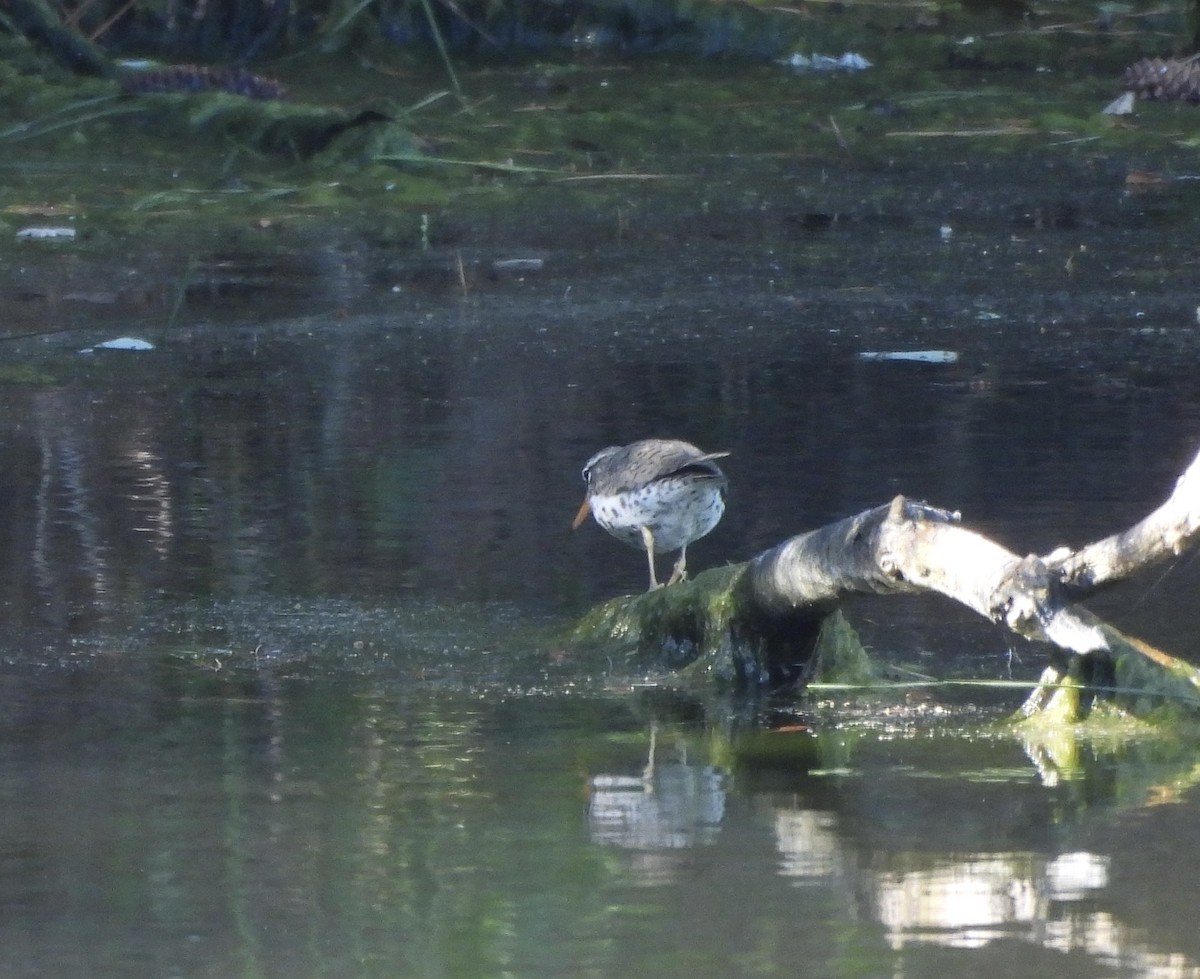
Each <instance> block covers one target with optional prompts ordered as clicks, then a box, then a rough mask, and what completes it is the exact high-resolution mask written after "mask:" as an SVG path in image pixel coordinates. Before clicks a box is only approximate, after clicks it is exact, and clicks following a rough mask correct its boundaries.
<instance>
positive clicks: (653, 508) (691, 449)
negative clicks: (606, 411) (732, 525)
mask: <svg viewBox="0 0 1200 979" xmlns="http://www.w3.org/2000/svg"><path fill="white" fill-rule="evenodd" d="M727 455H729V453H728V452H704V451H703V450H702V449H699V448H697V447H696V446H694V445H692V444H691V443H690V442H682V441H680V440H678V439H643V440H642V441H640V442H633V443H631V444H629V445H614V446H609V447H608V448H606V449H601V450H600V451H599V452H597V453H596V454H595V455H594V456H592V457H591V458H590V459H589V460H588V461H587V463H586V464H585V465H584V467H583V480H584V482H585V483H587V497H586V498H585V499H584V501H583V505H582V506H581V507H580V508H579V513H578V514H576V516H575V522H574V523H573V524H572V526H573V527H578V526H579V525H580V524H581V523H583V521H584V520H586V519H587V516H588V514H589V513H591V514H592V516H593V517H595V519H596V523H598V524H599V525H600V526H601V527H603V528H604V529H605V530H607V531H608V532H609V533H610V534H612V535H613V536H614V537H616V538H617V539H618V540H622V541H624V542H625V543H626V544H629V545H631V546H633V547H638V548H645V551H646V559H647V561H648V563H649V566H650V587H651V588H652V589H654V588H658V587H659V581H658V576H657V573H656V571H655V567H654V555H655V554H666V553H668V552H670V551H679V560H678V561H676V562H675V567H674V570H673V571H672V573H671V577H670V579H669V580H668V581H667V582H666V583H667V584H668V585H672V584H675V583H676V582H678V581H682V580H684V579H685V578H686V577H687V546H688V544H690V543H691V542H692V541H694V540H698V539H699V538H701V537H703V536H704V535H705V534H707V533H708V532H709V531H711V530H712V529H713V528H714V527H715V526H716V525H717V523H718V522H719V521H720V519H721V515H722V514H723V513H724V512H725V491H726V485H727V483H726V479H725V474H724V473H723V472H721V469H720V467H719V466H718V465H717V464H716V462H715V460H717V459H722V458H724V457H725V456H727Z"/></svg>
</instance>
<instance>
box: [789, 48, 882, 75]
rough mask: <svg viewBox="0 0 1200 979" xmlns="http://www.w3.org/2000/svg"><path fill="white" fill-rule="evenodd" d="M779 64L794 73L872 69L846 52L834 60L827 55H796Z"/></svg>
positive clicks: (865, 60)
mask: <svg viewBox="0 0 1200 979" xmlns="http://www.w3.org/2000/svg"><path fill="white" fill-rule="evenodd" d="M779 63H780V64H781V65H785V66H787V67H788V68H791V69H793V70H794V71H866V70H867V69H868V68H870V67H872V65H871V62H869V61H868V60H867V59H866V58H864V57H863V56H862V55H861V54H857V53H855V52H854V51H847V52H846V53H845V54H841V55H838V56H837V57H836V58H833V57H830V56H829V55H827V54H814V55H813V56H812V57H811V58H810V57H808V56H807V55H803V54H799V53H796V54H793V55H792V56H791V57H790V58H784V59H783V60H782V61H780V62H779Z"/></svg>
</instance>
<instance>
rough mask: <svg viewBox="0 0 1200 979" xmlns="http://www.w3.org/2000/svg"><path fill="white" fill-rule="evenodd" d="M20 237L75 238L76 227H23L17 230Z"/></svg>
mask: <svg viewBox="0 0 1200 979" xmlns="http://www.w3.org/2000/svg"><path fill="white" fill-rule="evenodd" d="M17 237H18V238H28V239H30V240H32V241H43V240H45V239H48V238H74V237H75V229H74V228H22V229H21V230H20V231H18V232H17Z"/></svg>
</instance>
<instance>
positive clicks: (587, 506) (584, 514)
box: [571, 496, 592, 530]
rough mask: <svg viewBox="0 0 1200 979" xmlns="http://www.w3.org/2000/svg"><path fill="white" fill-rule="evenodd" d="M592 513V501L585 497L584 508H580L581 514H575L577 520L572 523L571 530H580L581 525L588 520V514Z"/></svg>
mask: <svg viewBox="0 0 1200 979" xmlns="http://www.w3.org/2000/svg"><path fill="white" fill-rule="evenodd" d="M591 512H592V501H591V500H589V499H588V498H587V497H586V496H585V497H584V498H583V506H581V507H580V508H579V512H578V513H577V514H575V519H574V520H572V521H571V529H572V530H578V529H579V525H580V524H581V523H583V522H584V521H585V520H586V519H587V518H588V514H589V513H591Z"/></svg>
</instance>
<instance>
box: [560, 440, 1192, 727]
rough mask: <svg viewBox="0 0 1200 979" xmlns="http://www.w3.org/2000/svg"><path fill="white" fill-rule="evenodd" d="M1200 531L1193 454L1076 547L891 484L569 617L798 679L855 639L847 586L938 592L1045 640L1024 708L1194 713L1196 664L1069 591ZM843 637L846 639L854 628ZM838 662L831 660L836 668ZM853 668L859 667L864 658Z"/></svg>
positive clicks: (689, 671)
mask: <svg viewBox="0 0 1200 979" xmlns="http://www.w3.org/2000/svg"><path fill="white" fill-rule="evenodd" d="M1198 539H1200V455H1197V457H1196V458H1195V459H1194V460H1193V461H1192V463H1191V465H1190V466H1189V467H1188V468H1187V470H1186V471H1185V472H1184V474H1183V475H1182V476H1181V477H1180V478H1179V479H1178V481H1177V482H1176V485H1175V489H1174V491H1173V492H1172V493H1171V495H1170V496H1169V497H1168V499H1167V500H1166V501H1165V502H1164V503H1163V504H1162V505H1161V506H1160V507H1158V508H1157V509H1156V510H1154V511H1153V512H1152V513H1150V514H1149V515H1148V516H1147V517H1146V518H1145V519H1143V520H1141V521H1139V522H1138V523H1137V524H1135V525H1134V526H1133V527H1130V528H1129V529H1128V530H1125V531H1122V532H1120V533H1117V534H1113V535H1112V536H1109V537H1106V538H1104V539H1103V540H1098V541H1095V542H1092V543H1090V544H1087V545H1086V546H1084V547H1081V548H1078V549H1071V548H1066V547H1063V548H1059V549H1058V550H1055V551H1054V552H1052V553H1051V554H1048V555H1045V556H1038V555H1036V554H1030V555H1027V556H1025V557H1021V556H1019V555H1017V554H1014V553H1012V552H1011V551H1009V550H1008V549H1006V548H1004V547H1002V546H1001V545H999V544H997V543H996V542H995V541H992V540H990V539H988V538H987V537H985V536H983V535H982V534H979V533H976V532H975V531H972V530H969V529H967V528H966V527H964V526H962V523H961V520H960V517H959V514H957V513H951V512H949V511H946V510H942V509H938V508H935V507H932V506H929V505H926V504H924V503H917V502H914V501H911V500H908V499H906V498H905V497H903V496H898V497H896V498H895V499H894V500H892V501H891V502H890V503H888V504H886V505H884V506H880V507H876V508H875V509H872V510H867V511H866V512H864V513H861V514H858V515H857V516H853V517H849V518H847V519H844V520H839V521H837V522H836V523H832V524H829V525H827V526H825V527H821V528H819V529H817V530H813V531H810V532H808V533H805V534H801V535H799V536H797V537H793V538H791V539H789V540H786V541H784V542H783V543H781V544H779V545H777V546H776V547H773V548H771V549H770V550H768V551H765V552H763V553H762V554H760V555H758V556H757V557H755V558H753V559H752V560H750V561H748V562H746V563H744V564H740V565H735V566H731V567H726V568H720V569H717V570H714V571H708V572H705V573H703V574H701V575H699V576H697V577H696V578H695V579H694V580H692V581H689V582H684V583H683V584H680V585H675V586H673V587H670V588H664V589H660V590H658V591H653V592H649V593H647V594H645V595H639V596H635V597H628V598H621V599H615V600H613V601H611V602H608V603H606V604H604V605H602V606H600V607H598V608H596V609H594V610H593V611H592V612H591V613H590V614H589V615H587V616H586V617H585V618H584V619H583V620H582V621H581V622H580V623H579V625H578V627H577V628H576V632H575V638H576V639H577V640H579V641H590V642H597V641H599V642H604V643H606V644H612V643H614V642H615V643H617V644H619V646H620V647H621V648H623V650H624V652H625V653H626V654H627V655H628V656H630V657H635V656H636V657H639V658H641V659H643V660H644V661H646V662H652V663H655V664H657V665H665V666H667V667H669V668H672V669H674V670H677V671H678V672H679V674H680V676H681V677H683V678H693V679H694V678H697V677H703V678H705V679H717V680H721V681H725V682H728V683H731V684H736V685H744V686H764V685H770V686H779V685H785V684H794V685H800V684H803V683H805V682H807V681H809V680H810V679H812V677H814V676H815V675H816V674H817V672H818V671H825V670H827V669H828V668H829V664H828V663H827V662H824V661H825V660H827V659H828V658H829V657H830V655H831V653H832V651H833V650H840V653H839V655H840V656H841V657H844V656H845V654H846V650H847V649H848V648H849V647H852V646H853V645H854V644H853V643H852V642H851V643H849V644H847V643H846V642H844V641H843V642H840V643H839V642H831V641H830V639H831V635H839V636H842V637H843V639H844V638H845V637H846V634H847V631H846V630H847V628H848V627H847V626H846V625H845V623H844V621H843V620H842V619H841V617H840V615H839V616H835V615H834V613H835V612H837V611H838V609H839V607H840V605H841V604H842V603H843V601H845V600H846V599H847V598H849V597H850V596H853V595H861V594H871V595H889V594H919V593H923V592H935V593H938V594H940V595H944V596H946V597H947V598H950V599H953V600H954V601H957V602H959V603H960V604H962V605H965V606H967V607H968V608H970V609H971V610H972V611H974V612H976V613H978V614H979V615H981V616H983V617H985V618H987V619H989V620H990V621H992V622H994V623H996V624H997V625H999V626H1002V627H1003V628H1005V629H1007V630H1009V631H1010V632H1012V633H1015V634H1016V635H1018V636H1020V637H1022V638H1024V639H1026V640H1030V641H1035V642H1040V643H1044V644H1048V646H1049V649H1048V653H1049V658H1050V661H1051V665H1050V666H1048V667H1047V670H1046V672H1045V674H1044V675H1043V677H1042V684H1041V686H1040V687H1039V688H1038V690H1036V691H1035V692H1034V693H1033V695H1031V696H1030V698H1029V699H1028V701H1027V702H1026V704H1025V706H1024V707H1023V708H1022V711H1021V716H1023V717H1032V716H1034V715H1038V714H1043V713H1047V712H1050V711H1053V712H1055V713H1056V715H1057V716H1060V717H1062V718H1064V719H1079V718H1080V717H1083V716H1085V715H1086V714H1088V713H1089V711H1091V710H1092V709H1093V708H1094V707H1095V705H1096V703H1097V699H1096V692H1097V691H1099V693H1100V696H1101V697H1102V699H1103V700H1104V701H1105V702H1106V703H1115V704H1118V705H1119V707H1120V708H1121V709H1123V710H1137V711H1138V712H1139V713H1146V712H1150V711H1155V710H1159V709H1161V707H1162V705H1164V704H1171V705H1174V706H1175V707H1181V708H1182V709H1184V710H1186V711H1189V712H1192V713H1200V670H1197V669H1196V668H1195V667H1193V666H1191V665H1190V664H1188V663H1186V662H1184V661H1183V660H1180V659H1177V658H1176V657H1173V656H1170V655H1168V654H1167V653H1164V652H1162V651H1161V650H1157V649H1154V648H1153V647H1151V646H1149V645H1147V644H1146V643H1143V642H1141V641H1139V640H1137V639H1133V638H1130V637H1127V636H1124V635H1122V634H1121V633H1120V632H1119V631H1118V630H1116V629H1114V628H1113V627H1112V626H1110V625H1108V624H1106V623H1104V622H1102V621H1101V620H1100V619H1099V618H1097V617H1096V616H1095V615H1094V614H1092V613H1091V612H1090V611H1088V610H1087V609H1085V608H1083V607H1082V606H1080V605H1079V604H1078V603H1079V602H1080V601H1081V600H1082V599H1085V598H1087V597H1088V596H1090V595H1093V594H1095V593H1096V592H1098V591H1100V590H1101V589H1104V588H1108V587H1110V586H1112V585H1114V584H1116V583H1118V582H1120V581H1123V580H1125V579H1126V578H1129V577H1130V576H1132V575H1134V574H1136V573H1138V572H1140V571H1142V570H1145V569H1146V568H1149V567H1151V566H1153V565H1155V564H1158V563H1159V562H1161V561H1164V560H1166V559H1168V558H1171V557H1173V556H1176V555H1178V554H1181V553H1182V552H1184V551H1185V550H1187V549H1189V548H1191V547H1193V546H1194V545H1195V544H1196V542H1197V540H1198ZM849 635H850V636H851V637H852V631H850V633H849ZM843 662H844V661H843V660H839V663H838V668H839V669H841V668H842V664H843ZM857 668H858V669H861V668H862V666H861V663H860V664H859V665H858V667H857Z"/></svg>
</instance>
